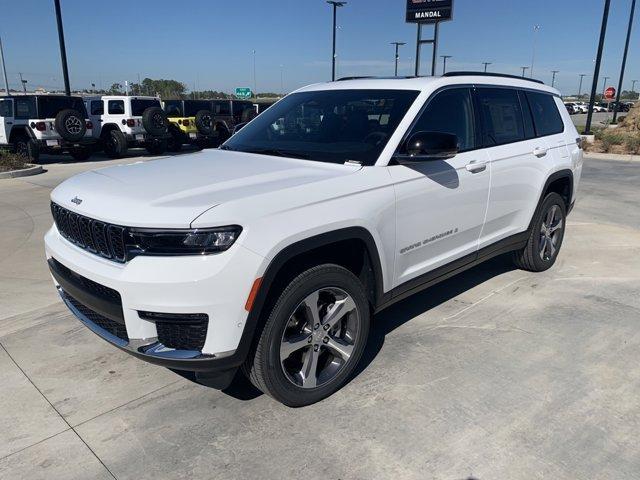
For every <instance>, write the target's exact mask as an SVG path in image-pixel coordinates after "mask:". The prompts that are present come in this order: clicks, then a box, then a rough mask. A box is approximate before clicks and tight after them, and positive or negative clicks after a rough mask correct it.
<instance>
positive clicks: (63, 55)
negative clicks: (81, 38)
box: [53, 0, 71, 95]
mask: <svg viewBox="0 0 640 480" xmlns="http://www.w3.org/2000/svg"><path fill="white" fill-rule="evenodd" d="M53 4H54V5H55V7H56V21H57V23H58V41H59V42H60V59H61V60H62V76H63V77H64V93H65V94H66V95H71V87H70V86H69V69H68V68H67V48H66V47H65V46H64V30H63V28H62V13H61V11H60V0H53Z"/></svg>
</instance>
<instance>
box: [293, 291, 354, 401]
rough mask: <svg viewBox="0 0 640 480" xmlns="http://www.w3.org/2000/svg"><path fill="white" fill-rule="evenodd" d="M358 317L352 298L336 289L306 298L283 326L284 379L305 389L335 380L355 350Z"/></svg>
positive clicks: (317, 292)
mask: <svg viewBox="0 0 640 480" xmlns="http://www.w3.org/2000/svg"><path fill="white" fill-rule="evenodd" d="M360 322H361V316H360V312H359V311H358V307H357V306H356V303H355V301H354V300H353V298H352V297H351V296H350V295H349V294H348V293H347V292H345V291H344V290H342V289H340V288H337V287H327V288H321V289H319V290H316V291H315V292H313V293H311V294H310V295H308V296H307V297H306V298H305V299H304V300H302V302H300V304H299V305H298V307H297V308H296V309H295V310H294V312H293V314H292V315H291V316H290V317H289V320H288V322H287V324H286V326H285V329H284V332H283V334H282V340H281V343H280V364H281V367H282V370H283V372H284V374H285V376H286V377H287V379H288V380H289V381H290V382H291V383H293V384H294V385H296V386H298V387H302V388H304V389H311V388H317V387H319V386H321V385H323V384H326V383H327V382H329V381H330V380H332V379H333V378H335V377H336V375H338V373H339V372H340V371H341V370H342V369H343V368H344V366H345V365H346V364H347V363H348V362H349V359H350V358H351V355H352V353H353V351H354V348H355V343H356V339H357V337H358V331H359V329H360Z"/></svg>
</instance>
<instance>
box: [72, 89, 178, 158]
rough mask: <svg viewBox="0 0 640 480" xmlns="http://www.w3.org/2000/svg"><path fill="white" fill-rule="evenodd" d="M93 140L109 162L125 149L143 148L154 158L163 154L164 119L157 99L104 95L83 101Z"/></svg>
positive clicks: (164, 116) (165, 143) (165, 122)
mask: <svg viewBox="0 0 640 480" xmlns="http://www.w3.org/2000/svg"><path fill="white" fill-rule="evenodd" d="M84 101H85V104H86V107H87V112H89V118H90V119H91V122H92V123H93V125H94V129H93V136H94V137H95V138H96V139H98V140H99V141H100V143H101V145H102V148H103V149H104V152H105V153H106V154H107V155H108V156H109V157H111V158H120V157H122V156H124V155H125V154H126V153H127V149H129V148H135V147H143V148H146V149H147V151H148V152H149V153H151V154H154V155H159V154H161V153H164V152H165V151H166V150H167V140H168V139H169V138H170V137H171V136H170V135H169V131H168V126H169V124H168V121H167V116H166V115H165V113H164V111H163V110H162V105H161V103H160V99H159V98H158V97H140V96H138V97H130V96H124V95H105V96H95V97H85V99H84Z"/></svg>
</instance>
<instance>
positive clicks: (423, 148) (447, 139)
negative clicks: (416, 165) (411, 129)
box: [395, 132, 460, 163]
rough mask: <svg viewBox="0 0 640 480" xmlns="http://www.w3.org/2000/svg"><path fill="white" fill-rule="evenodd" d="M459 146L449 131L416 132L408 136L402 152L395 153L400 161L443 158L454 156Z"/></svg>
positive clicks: (408, 161)
mask: <svg viewBox="0 0 640 480" xmlns="http://www.w3.org/2000/svg"><path fill="white" fill-rule="evenodd" d="M459 150H460V148H459V146H458V137H457V136H456V135H453V134H451V133H442V132H416V133H414V134H413V135H411V136H410V137H409V140H408V141H407V143H406V146H405V148H404V152H405V153H404V154H400V155H396V157H395V158H396V160H398V161H399V162H400V163H413V162H423V161H429V160H445V159H447V158H452V157H455V156H456V155H457V154H458V152H459Z"/></svg>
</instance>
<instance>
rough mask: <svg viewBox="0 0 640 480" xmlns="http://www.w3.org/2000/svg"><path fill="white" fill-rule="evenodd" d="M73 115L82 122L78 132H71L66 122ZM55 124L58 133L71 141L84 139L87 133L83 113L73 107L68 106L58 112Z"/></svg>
mask: <svg viewBox="0 0 640 480" xmlns="http://www.w3.org/2000/svg"><path fill="white" fill-rule="evenodd" d="M71 117H76V118H77V119H78V121H79V122H80V131H79V132H77V133H73V132H70V131H69V130H68V128H67V124H66V122H67V120H68V119H69V118H71ZM54 125H55V128H56V131H57V132H58V134H59V135H60V136H61V137H62V138H63V139H65V140H67V141H70V142H77V141H79V140H82V138H83V137H84V136H85V134H86V133H87V125H86V123H85V119H84V118H83V115H82V114H81V113H80V112H78V111H77V110H74V109H72V108H67V109H65V110H61V111H60V112H58V114H57V115H56V118H55V121H54Z"/></svg>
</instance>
